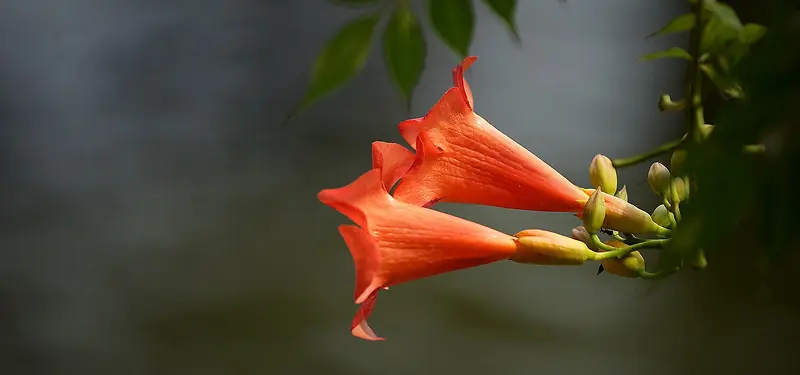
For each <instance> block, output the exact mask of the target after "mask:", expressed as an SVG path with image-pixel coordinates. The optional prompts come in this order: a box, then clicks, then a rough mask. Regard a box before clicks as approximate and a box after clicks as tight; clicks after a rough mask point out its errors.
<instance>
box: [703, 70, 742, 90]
mask: <svg viewBox="0 0 800 375" xmlns="http://www.w3.org/2000/svg"><path fill="white" fill-rule="evenodd" d="M700 70H702V71H703V73H705V74H706V76H707V77H708V78H709V79H710V80H711V82H713V83H714V85H715V86H717V88H718V89H719V91H720V92H721V93H722V94H723V95H725V96H726V97H729V98H741V97H743V96H744V92H743V91H742V87H741V85H739V83H738V82H736V80H735V79H733V78H732V77H731V76H729V75H728V74H725V73H723V72H720V71H718V70H717V69H714V67H712V66H711V65H708V64H700Z"/></svg>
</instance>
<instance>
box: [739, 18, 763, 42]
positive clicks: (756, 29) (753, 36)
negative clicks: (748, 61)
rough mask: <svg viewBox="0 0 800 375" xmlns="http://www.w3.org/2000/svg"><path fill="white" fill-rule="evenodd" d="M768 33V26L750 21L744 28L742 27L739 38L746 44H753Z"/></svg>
mask: <svg viewBox="0 0 800 375" xmlns="http://www.w3.org/2000/svg"><path fill="white" fill-rule="evenodd" d="M766 33H767V28H766V27H764V26H762V25H759V24H755V23H748V24H746V25H744V28H742V31H741V32H740V33H739V39H740V40H741V41H742V43H744V44H753V43H755V42H758V41H759V40H760V39H761V38H762V37H763V36H764V34H766Z"/></svg>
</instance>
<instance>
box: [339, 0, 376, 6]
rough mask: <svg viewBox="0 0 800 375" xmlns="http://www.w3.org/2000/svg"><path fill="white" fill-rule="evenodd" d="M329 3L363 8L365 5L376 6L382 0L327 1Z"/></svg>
mask: <svg viewBox="0 0 800 375" xmlns="http://www.w3.org/2000/svg"><path fill="white" fill-rule="evenodd" d="M329 1H330V2H332V3H334V4H337V5H354V6H365V5H378V4H380V3H381V1H382V0H329Z"/></svg>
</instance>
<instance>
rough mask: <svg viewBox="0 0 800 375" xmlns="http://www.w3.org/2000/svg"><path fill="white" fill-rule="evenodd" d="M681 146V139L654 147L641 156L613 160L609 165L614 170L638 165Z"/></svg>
mask: <svg viewBox="0 0 800 375" xmlns="http://www.w3.org/2000/svg"><path fill="white" fill-rule="evenodd" d="M681 144H683V139H678V140H675V141H672V142H669V143H665V144H663V145H661V146H658V147H656V148H654V149H652V150H650V151H648V152H645V153H643V154H639V155H635V156H631V157H628V158H620V159H614V160H612V161H611V165H613V166H614V168H625V167H630V166H631V165H636V164H639V163H641V162H643V161H645V160H647V159H650V158H654V157H656V156H658V155H661V154H663V153H665V152H669V151H672V150H674V149H676V148H678V147H680V146H681Z"/></svg>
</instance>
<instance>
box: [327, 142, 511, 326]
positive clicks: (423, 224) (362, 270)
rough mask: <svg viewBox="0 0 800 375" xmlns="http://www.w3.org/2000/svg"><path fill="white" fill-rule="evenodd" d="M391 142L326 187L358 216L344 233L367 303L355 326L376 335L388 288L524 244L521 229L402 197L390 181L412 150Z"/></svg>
mask: <svg viewBox="0 0 800 375" xmlns="http://www.w3.org/2000/svg"><path fill="white" fill-rule="evenodd" d="M387 145H388V144H384V143H378V144H377V145H375V144H373V164H374V165H377V168H376V169H372V170H371V171H369V172H367V173H364V174H363V175H361V176H360V177H359V178H358V179H356V180H355V181H354V182H352V183H350V184H349V185H347V186H345V187H342V188H338V189H327V190H323V191H321V192H320V193H319V195H318V198H319V200H320V201H321V202H322V203H324V204H326V205H328V206H331V207H333V208H334V209H336V210H337V211H339V212H340V213H342V214H344V215H345V216H347V217H348V218H350V220H352V221H353V222H355V223H356V224H357V226H356V225H342V226H340V227H339V233H340V234H341V235H342V237H343V238H344V240H345V242H346V243H347V246H348V247H349V248H350V253H351V255H352V256H353V261H354V263H355V268H356V285H355V295H354V298H355V301H356V303H358V304H361V308H360V309H359V311H358V313H357V314H356V317H355V318H354V320H353V325H352V327H351V330H352V333H353V335H355V336H358V337H361V338H365V339H369V340H379V339H381V338H380V337H378V336H377V335H375V333H374V332H373V331H372V329H371V328H370V327H369V325H368V324H367V321H366V319H367V317H368V316H369V314H370V313H371V311H372V308H373V307H374V304H375V299H376V298H377V291H378V290H379V289H380V288H387V287H389V286H392V285H396V284H399V283H402V282H406V281H411V280H415V279H419V278H423V277H428V276H433V275H436V274H440V273H444V272H449V271H455V270H459V269H464V268H469V267H474V266H478V265H482V264H487V263H491V262H495V261H499V260H503V259H509V258H511V257H512V256H513V255H514V254H515V252H516V250H517V247H518V243H517V242H516V239H515V238H514V237H512V236H509V235H506V234H504V233H501V232H498V231H496V230H494V229H491V228H487V227H485V226H483V225H480V224H477V223H473V222H471V221H467V220H464V219H461V218H458V217H455V216H451V215H448V214H445V213H442V212H438V211H434V210H431V209H427V208H423V207H419V206H415V205H412V204H408V203H404V202H401V201H399V200H396V199H394V198H393V197H392V196H391V195H389V193H388V192H387V189H386V186H391V185H392V184H394V183H395V182H396V179H397V178H398V177H399V176H400V175H401V174H402V173H400V171H401V170H402V169H403V168H406V167H407V163H406V162H403V161H404V160H405V159H407V157H405V156H403V152H402V151H401V150H399V149H397V148H396V147H394V146H387ZM398 146H399V145H398ZM400 147H401V146H400ZM401 148H402V147H401ZM383 151H387V152H386V153H384V152H383ZM407 152H408V153H409V154H410V153H411V152H410V151H407Z"/></svg>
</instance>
